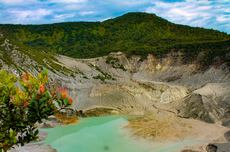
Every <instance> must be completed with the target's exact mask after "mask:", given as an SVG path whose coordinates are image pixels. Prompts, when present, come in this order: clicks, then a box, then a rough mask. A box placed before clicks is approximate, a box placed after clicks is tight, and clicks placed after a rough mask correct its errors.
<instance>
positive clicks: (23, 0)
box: [0, 0, 38, 5]
mask: <svg viewBox="0 0 230 152" xmlns="http://www.w3.org/2000/svg"><path fill="white" fill-rule="evenodd" d="M0 3H3V4H5V5H28V4H35V3H38V1H37V0H0Z"/></svg>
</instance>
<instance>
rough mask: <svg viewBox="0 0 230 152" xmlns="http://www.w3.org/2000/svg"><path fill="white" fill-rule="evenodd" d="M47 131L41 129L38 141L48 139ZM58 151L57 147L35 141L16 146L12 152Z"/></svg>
mask: <svg viewBox="0 0 230 152" xmlns="http://www.w3.org/2000/svg"><path fill="white" fill-rule="evenodd" d="M47 134H48V133H47V132H44V131H39V133H38V136H39V139H38V141H42V140H45V139H46V136H47ZM31 151H33V152H57V150H56V149H53V148H52V147H51V146H50V145H43V144H42V143H33V144H26V145H24V146H23V147H21V146H19V147H18V146H14V147H13V148H12V149H11V150H10V152H31Z"/></svg>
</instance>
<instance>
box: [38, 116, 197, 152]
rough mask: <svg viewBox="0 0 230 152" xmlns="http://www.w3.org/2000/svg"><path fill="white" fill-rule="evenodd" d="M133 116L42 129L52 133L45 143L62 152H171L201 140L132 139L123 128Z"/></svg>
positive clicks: (88, 119)
mask: <svg viewBox="0 0 230 152" xmlns="http://www.w3.org/2000/svg"><path fill="white" fill-rule="evenodd" d="M129 118H131V117H124V116H118V115H112V116H104V117H89V118H82V119H81V120H80V121H79V123H76V124H72V125H63V126H56V127H54V128H49V129H40V130H43V131H46V132H48V133H49V134H48V136H47V139H46V140H44V141H42V143H45V144H47V145H51V147H53V148H55V149H57V150H58V152H169V151H172V150H173V149H174V150H175V149H176V148H178V147H181V146H185V145H187V144H189V143H193V142H198V141H187V142H181V143H175V142H170V143H169V142H167V143H165V142H162V143H154V142H151V143H150V142H147V140H144V139H134V138H133V137H130V136H129V135H130V132H129V130H128V129H124V128H123V126H124V125H125V124H127V123H128V119H129Z"/></svg>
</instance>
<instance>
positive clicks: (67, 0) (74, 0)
mask: <svg viewBox="0 0 230 152" xmlns="http://www.w3.org/2000/svg"><path fill="white" fill-rule="evenodd" d="M49 2H51V3H84V2H87V0H49Z"/></svg>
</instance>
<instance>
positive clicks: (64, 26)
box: [0, 13, 230, 64]
mask: <svg viewBox="0 0 230 152" xmlns="http://www.w3.org/2000/svg"><path fill="white" fill-rule="evenodd" d="M0 30H1V31H2V32H3V33H4V34H6V35H7V36H9V37H11V38H12V39H14V40H16V41H17V42H19V43H21V44H24V45H25V46H27V47H30V48H33V49H39V50H43V51H46V52H52V53H58V54H62V55H66V56H70V57H74V58H93V57H99V56H103V55H108V54H109V53H110V52H114V51H122V52H123V53H126V54H127V57H130V56H131V55H133V54H135V55H141V56H142V59H144V58H146V57H147V55H148V54H149V53H151V54H153V55H155V56H157V57H164V55H165V54H166V53H168V52H170V51H174V52H177V51H181V52H183V53H184V57H185V59H190V60H192V59H194V58H195V57H196V55H197V54H198V53H199V52H201V51H204V52H206V53H205V54H206V56H207V58H206V59H205V61H204V63H205V64H209V63H210V62H211V60H212V59H213V57H214V56H217V55H225V54H226V51H227V49H226V47H228V46H230V35H228V34H227V33H224V32H220V31H217V30H212V29H204V28H199V27H190V26H185V25H178V24H173V23H171V22H169V21H167V20H165V19H163V18H160V17H158V16H156V15H155V14H148V13H128V14H125V15H123V16H120V17H117V18H114V19H109V20H107V21H104V22H67V23H56V24H46V25H12V24H4V25H2V24H1V25H0Z"/></svg>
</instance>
